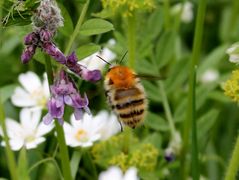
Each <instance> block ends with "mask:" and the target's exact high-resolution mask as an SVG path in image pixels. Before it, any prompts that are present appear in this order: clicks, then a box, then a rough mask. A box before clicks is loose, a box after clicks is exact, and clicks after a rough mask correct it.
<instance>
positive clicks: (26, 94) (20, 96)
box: [11, 71, 50, 109]
mask: <svg viewBox="0 0 239 180" xmlns="http://www.w3.org/2000/svg"><path fill="white" fill-rule="evenodd" d="M18 80H19V82H20V84H21V85H22V87H17V88H16V89H15V91H14V93H13V95H12V97H11V100H12V103H13V104H14V105H15V106H18V107H28V108H33V109H34V108H37V109H42V108H44V107H46V103H47V100H48V98H49V97H50V93H49V87H48V82H47V79H46V75H44V80H43V82H41V80H40V78H39V77H38V76H37V75H36V74H35V73H33V72H30V71H29V72H26V73H24V74H20V75H19V77H18Z"/></svg>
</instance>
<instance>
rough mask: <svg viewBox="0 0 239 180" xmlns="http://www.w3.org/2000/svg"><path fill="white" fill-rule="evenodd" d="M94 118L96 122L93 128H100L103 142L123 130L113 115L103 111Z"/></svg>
mask: <svg viewBox="0 0 239 180" xmlns="http://www.w3.org/2000/svg"><path fill="white" fill-rule="evenodd" d="M92 118H93V121H94V123H93V126H95V127H98V132H99V133H100V135H101V138H100V139H101V140H106V139H108V138H110V137H111V136H113V135H115V134H117V133H118V132H120V130H121V126H120V123H119V122H118V120H117V117H116V115H115V114H113V113H108V112H107V111H105V110H103V111H100V112H99V113H98V114H97V115H96V116H94V117H92Z"/></svg>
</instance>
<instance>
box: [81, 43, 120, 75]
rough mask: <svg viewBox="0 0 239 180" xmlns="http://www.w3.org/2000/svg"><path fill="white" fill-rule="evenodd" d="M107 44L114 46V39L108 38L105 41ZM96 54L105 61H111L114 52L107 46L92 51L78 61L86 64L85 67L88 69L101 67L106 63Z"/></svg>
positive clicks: (113, 57) (114, 55)
mask: <svg viewBox="0 0 239 180" xmlns="http://www.w3.org/2000/svg"><path fill="white" fill-rule="evenodd" d="M107 44H108V45H109V46H114V45H115V40H114V39H110V40H109V41H108V43H107ZM96 55H98V56H100V57H102V58H103V59H105V60H106V61H107V62H111V61H112V60H114V59H115V57H116V54H115V53H113V52H112V51H111V50H110V49H109V48H108V47H105V48H103V49H102V50H101V51H99V52H97V53H94V54H92V55H90V56H88V57H86V58H84V59H82V60H81V61H80V62H79V63H80V64H82V65H84V66H86V67H87V69H89V70H94V69H99V70H101V69H103V68H104V66H105V65H106V63H105V62H104V61H102V60H100V59H99V58H97V57H96Z"/></svg>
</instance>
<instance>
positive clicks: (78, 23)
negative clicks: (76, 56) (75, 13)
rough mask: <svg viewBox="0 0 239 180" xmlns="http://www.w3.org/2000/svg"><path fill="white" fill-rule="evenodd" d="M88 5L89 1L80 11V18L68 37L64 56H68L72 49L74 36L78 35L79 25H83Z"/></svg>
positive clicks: (88, 0)
mask: <svg viewBox="0 0 239 180" xmlns="http://www.w3.org/2000/svg"><path fill="white" fill-rule="evenodd" d="M89 3H90V0H87V1H86V2H85V4H84V6H83V8H82V11H81V14H80V17H79V19H78V21H77V24H76V27H75V29H74V31H73V34H72V35H71V36H70V40H69V42H68V44H67V46H66V50H65V53H64V54H65V55H68V54H69V52H70V50H71V47H72V44H73V42H74V40H75V38H76V36H77V35H78V33H79V30H80V28H81V25H82V24H83V21H84V18H85V15H86V12H87V9H88V6H89Z"/></svg>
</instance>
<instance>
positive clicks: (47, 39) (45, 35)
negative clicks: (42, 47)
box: [39, 29, 53, 42]
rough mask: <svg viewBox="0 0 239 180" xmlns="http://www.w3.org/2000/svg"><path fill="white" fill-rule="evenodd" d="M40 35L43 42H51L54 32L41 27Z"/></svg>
mask: <svg viewBox="0 0 239 180" xmlns="http://www.w3.org/2000/svg"><path fill="white" fill-rule="evenodd" d="M39 35H40V39H41V41H42V42H50V41H51V39H52V37H53V35H52V33H51V32H50V31H47V30H45V29H41V30H40V32H39Z"/></svg>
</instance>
